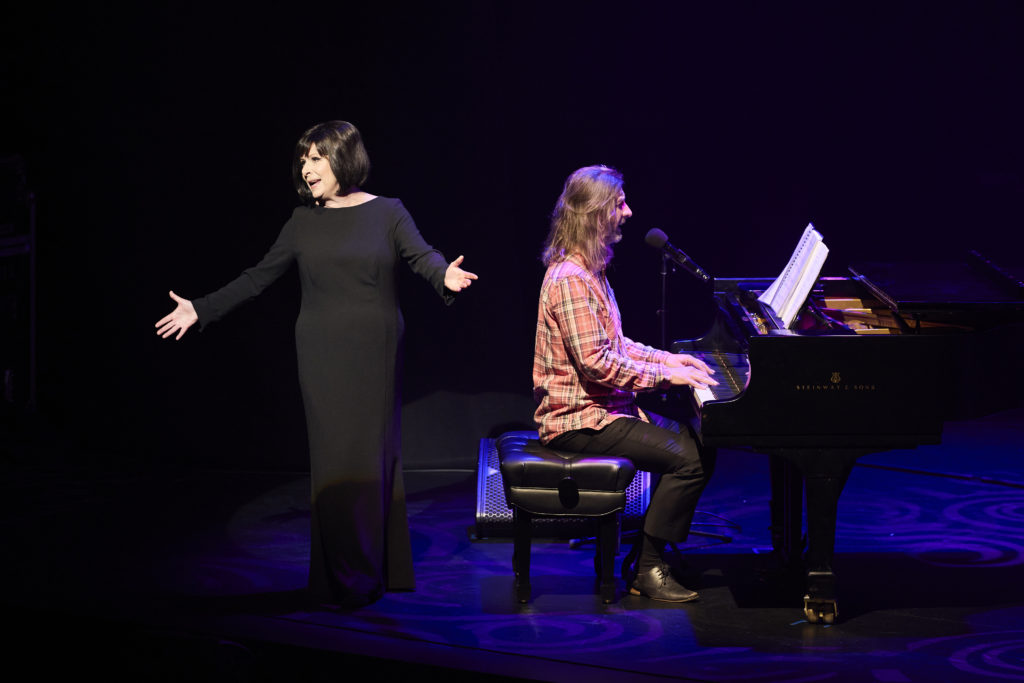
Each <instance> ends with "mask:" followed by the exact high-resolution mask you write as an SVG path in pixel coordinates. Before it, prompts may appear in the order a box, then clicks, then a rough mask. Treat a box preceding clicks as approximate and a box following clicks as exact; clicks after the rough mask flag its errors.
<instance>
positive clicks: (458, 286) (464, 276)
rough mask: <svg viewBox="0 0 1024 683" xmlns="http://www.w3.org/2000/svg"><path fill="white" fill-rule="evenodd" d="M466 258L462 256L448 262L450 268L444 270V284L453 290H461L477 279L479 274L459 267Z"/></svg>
mask: <svg viewBox="0 0 1024 683" xmlns="http://www.w3.org/2000/svg"><path fill="white" fill-rule="evenodd" d="M464 258H465V257H464V256H460V257H459V258H457V259H455V260H454V261H452V262H451V263H449V264H448V270H446V271H444V286H445V287H447V288H448V289H450V290H452V291H453V292H461V291H462V290H464V289H465V288H466V287H469V286H470V285H471V284H472V283H473V280H476V279H477V276H476V275H474V274H473V273H470V272H468V271H465V270H463V269H462V268H459V265H461V264H462V260H463V259H464Z"/></svg>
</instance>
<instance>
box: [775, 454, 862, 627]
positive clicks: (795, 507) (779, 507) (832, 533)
mask: <svg viewBox="0 0 1024 683" xmlns="http://www.w3.org/2000/svg"><path fill="white" fill-rule="evenodd" d="M867 452H868V451H863V450H831V449H830V450H823V449H806V450H805V449H786V450H779V451H773V452H772V455H773V456H775V457H773V458H772V461H773V462H772V469H771V473H772V541H773V543H776V542H777V541H778V542H781V543H782V544H783V545H782V547H781V548H780V547H778V546H776V548H775V549H776V551H777V552H779V553H780V555H781V557H783V558H788V559H789V560H790V562H795V561H796V559H797V558H798V557H799V546H797V545H795V544H794V539H796V538H799V530H800V528H801V517H802V512H803V510H802V508H803V506H802V500H801V498H802V496H801V495H800V494H801V491H800V481H799V478H797V477H795V476H794V475H793V472H792V468H791V467H788V466H787V464H788V465H793V466H795V467H796V469H797V470H799V474H800V475H801V477H802V479H803V488H804V489H805V490H806V497H807V553H806V555H805V557H804V560H805V563H806V572H807V573H806V589H807V592H806V594H805V595H804V614H805V615H806V616H807V620H808V621H810V622H811V623H817V622H819V621H823V622H825V623H826V624H831V623H833V622H834V621H835V619H836V615H837V614H838V604H837V601H836V590H835V587H836V579H835V575H834V574H833V573H832V557H833V555H834V553H835V539H836V511H837V509H838V506H839V496H840V494H841V493H842V492H843V487H844V486H845V485H846V480H847V479H848V478H849V476H850V471H851V470H852V469H853V465H854V463H855V462H856V461H857V458H859V457H860V456H861V455H864V454H865V453H867ZM777 522H778V524H779V526H781V528H780V529H778V530H777V528H776V523H777Z"/></svg>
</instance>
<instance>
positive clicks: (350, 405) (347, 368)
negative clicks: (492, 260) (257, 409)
mask: <svg viewBox="0 0 1024 683" xmlns="http://www.w3.org/2000/svg"><path fill="white" fill-rule="evenodd" d="M401 261H405V262H406V263H408V264H409V266H410V267H411V268H412V270H413V271H415V272H416V273H417V274H419V275H421V276H422V277H423V278H425V279H426V280H427V281H428V282H429V283H430V284H431V285H432V286H433V287H434V289H435V290H436V291H437V292H438V294H440V295H441V296H442V297H444V299H445V302H446V303H451V300H452V295H451V292H450V291H449V290H447V289H445V287H444V274H445V270H446V268H447V265H448V264H447V263H446V262H445V259H444V257H443V256H442V255H441V254H440V252H438V251H436V250H434V249H433V248H432V247H431V246H430V245H429V244H427V243H426V241H424V239H423V237H422V236H421V235H420V233H419V231H418V230H417V229H416V225H415V223H414V222H413V220H412V217H411V216H410V215H409V213H408V212H407V211H406V209H405V207H404V206H402V203H401V202H400V201H399V200H397V199H389V198H385V197H377V198H375V199H372V200H370V201H368V202H366V203H364V204H359V205H357V206H352V207H345V208H323V207H299V208H297V209H295V212H294V213H293V214H292V217H291V218H290V219H289V220H288V222H287V223H286V224H285V225H284V227H283V228H282V230H281V234H280V236H279V237H278V238H277V241H276V242H275V243H274V245H273V246H272V247H271V248H270V251H268V252H267V254H266V256H264V257H263V260H262V261H260V263H259V264H258V265H256V266H255V267H253V268H249V269H248V270H246V271H244V272H243V273H242V274H241V275H240V276H239V277H238V278H236V279H235V280H233V281H232V282H230V283H228V284H227V285H226V286H224V287H223V288H221V289H219V290H217V291H216V292H213V293H211V294H208V295H207V296H205V297H202V298H200V299H196V300H195V301H193V305H194V306H195V309H196V313H197V314H198V315H199V323H200V326H201V327H202V328H205V327H206V326H207V325H209V324H210V323H212V322H214V321H216V320H218V319H220V318H221V317H223V316H224V315H225V314H227V313H228V312H229V311H231V310H232V309H234V308H235V307H237V306H238V305H239V304H241V303H243V302H245V301H247V300H249V299H252V298H253V297H255V296H256V295H258V294H259V293H260V292H262V291H263V290H264V289H265V288H266V287H267V286H268V285H270V284H271V283H272V282H274V281H275V280H276V279H277V278H279V277H280V276H281V275H282V274H283V273H284V272H285V271H286V270H287V269H288V268H289V267H290V266H291V264H292V263H293V262H294V263H297V264H298V268H299V279H300V281H301V285H302V306H301V309H300V311H299V316H298V320H297V321H296V323H295V346H296V349H297V352H298V366H299V384H300V385H301V388H302V400H303V403H304V405H305V409H306V427H307V429H308V432H309V451H310V472H311V475H312V545H311V553H310V570H309V589H310V593H311V596H312V597H313V598H314V599H315V600H318V601H321V602H328V603H335V604H349V605H350V604H364V603H367V602H371V601H373V600H375V599H377V598H378V597H380V595H381V594H382V593H383V592H384V590H411V589H413V588H414V577H413V568H412V549H411V546H410V541H409V528H408V521H407V518H406V509H405V489H404V485H403V481H402V465H401V458H400V443H399V436H400V430H399V410H400V400H399V380H400V378H399V366H400V352H401V340H402V332H403V320H402V313H401V310H400V309H399V306H398V298H397V294H398V292H397V287H398V268H399V264H400V262H401Z"/></svg>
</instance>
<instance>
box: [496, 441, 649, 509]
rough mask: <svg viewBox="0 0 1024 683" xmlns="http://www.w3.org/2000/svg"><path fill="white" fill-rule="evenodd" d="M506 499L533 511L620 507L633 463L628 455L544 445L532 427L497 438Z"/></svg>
mask: <svg viewBox="0 0 1024 683" xmlns="http://www.w3.org/2000/svg"><path fill="white" fill-rule="evenodd" d="M496 446H497V449H498V459H499V462H500V463H501V476H502V481H503V482H504V485H505V498H506V500H507V501H508V503H509V504H510V505H514V506H517V507H521V508H523V509H524V510H527V511H528V512H532V513H534V514H545V515H573V516H596V515H606V514H609V513H611V512H616V511H619V510H623V509H625V506H626V488H628V487H629V484H630V483H631V482H632V481H633V476H634V475H635V474H636V467H634V465H633V463H632V462H631V461H630V460H628V459H627V458H616V457H604V456H595V455H587V454H583V453H569V452H566V451H557V450H554V449H551V448H546V447H544V446H542V445H541V444H540V442H539V441H537V434H536V432H528V431H518V432H506V433H505V434H502V435H501V436H500V437H498V438H497V439H496Z"/></svg>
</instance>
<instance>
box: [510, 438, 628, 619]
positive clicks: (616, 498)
mask: <svg viewBox="0 0 1024 683" xmlns="http://www.w3.org/2000/svg"><path fill="white" fill-rule="evenodd" d="M495 445H496V447H497V450H498V461H499V463H500V468H501V479H502V484H503V486H504V489H505V500H506V501H507V503H508V506H509V507H510V508H512V520H513V521H512V525H513V536H514V549H513V555H512V569H513V571H514V572H515V593H516V599H517V600H518V601H519V602H522V603H525V602H529V600H530V542H531V540H532V537H533V528H532V527H533V525H532V521H533V519H534V518H535V517H583V518H592V519H593V521H594V523H595V524H596V525H597V533H596V534H595V537H596V538H597V552H596V554H595V556H594V567H595V569H596V571H597V576H598V581H599V583H600V588H599V591H600V594H601V599H602V601H604V602H605V603H610V602H614V601H615V575H614V563H615V553H616V551H617V550H618V545H619V528H620V513H621V512H622V511H623V510H624V509H625V507H626V489H627V488H628V487H629V485H630V483H631V482H632V481H633V475H634V474H636V468H635V467H634V466H633V463H632V462H631V461H630V460H628V459H626V458H613V457H601V456H594V455H586V454H583V453H569V452H566V451H557V450H554V449H551V448H545V447H544V446H542V445H541V444H540V442H539V441H538V440H537V433H536V432H529V431H515V432H506V433H504V434H502V435H501V436H499V437H498V438H497V439H496V440H495Z"/></svg>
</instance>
